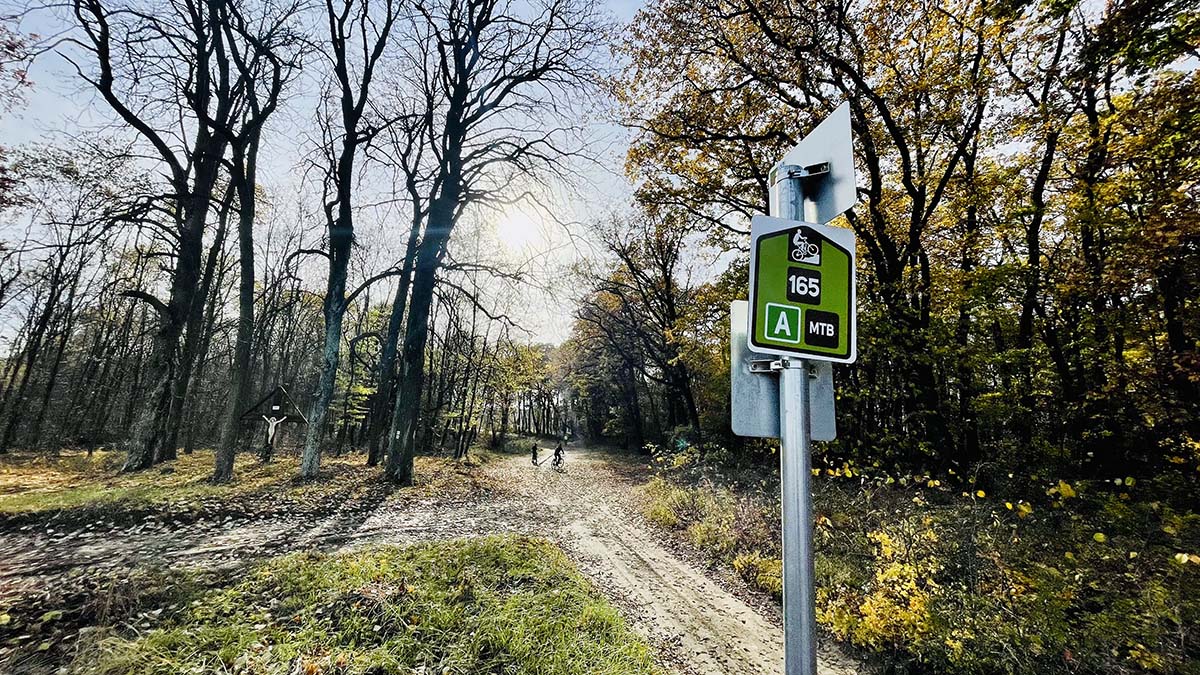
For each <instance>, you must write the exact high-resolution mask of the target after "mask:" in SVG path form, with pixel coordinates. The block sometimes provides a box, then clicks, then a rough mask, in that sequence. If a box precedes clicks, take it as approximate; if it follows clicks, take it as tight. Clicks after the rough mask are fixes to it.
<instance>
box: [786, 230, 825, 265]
mask: <svg viewBox="0 0 1200 675" xmlns="http://www.w3.org/2000/svg"><path fill="white" fill-rule="evenodd" d="M792 246H794V247H795V250H794V251H793V252H792V258H793V259H795V261H796V262H802V261H803V260H805V259H807V258H812V257H814V256H816V255H817V254H818V253H820V252H821V247H820V246H818V245H816V244H814V243H812V242H810V241H809V240H808V237H805V236H804V234H803V233H801V232H797V233H796V236H794V237H792Z"/></svg>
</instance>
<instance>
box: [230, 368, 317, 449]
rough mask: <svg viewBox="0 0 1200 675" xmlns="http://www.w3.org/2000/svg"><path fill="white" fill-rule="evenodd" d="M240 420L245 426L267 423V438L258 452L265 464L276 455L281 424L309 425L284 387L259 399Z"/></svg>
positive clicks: (273, 390)
mask: <svg viewBox="0 0 1200 675" xmlns="http://www.w3.org/2000/svg"><path fill="white" fill-rule="evenodd" d="M240 419H241V421H242V423H243V424H249V423H253V422H257V421H258V420H263V421H264V422H266V423H267V426H266V429H265V431H266V436H265V438H264V439H263V445H262V447H261V448H260V449H259V451H258V458H259V459H260V460H262V461H263V462H269V461H271V457H273V456H274V455H275V440H276V438H278V434H277V431H278V430H279V425H280V424H283V423H285V422H289V423H294V424H308V418H307V417H305V416H304V413H302V412H300V406H298V405H296V402H295V401H293V400H292V397H291V396H288V393H287V390H286V389H284V388H283V387H282V386H276V387H275V388H274V389H272V390H271V392H270V393H268V394H267V395H266V396H264V397H262V398H261V399H259V401H258V403H255V404H254V405H252V406H250V408H249V409H247V410H246V412H244V413H242V416H241V418H240Z"/></svg>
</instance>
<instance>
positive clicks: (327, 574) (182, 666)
mask: <svg viewBox="0 0 1200 675" xmlns="http://www.w3.org/2000/svg"><path fill="white" fill-rule="evenodd" d="M184 599H185V600H186V602H184V603H183V607H184V609H182V610H180V611H178V612H176V613H175V614H173V615H170V616H167V617H165V618H163V619H162V620H161V622H160V623H159V624H158V625H157V626H156V627H153V628H149V629H147V628H145V624H140V625H139V628H138V629H136V630H135V629H133V627H131V628H130V629H127V630H114V629H108V630H103V631H95V632H93V633H92V635H91V637H89V638H88V640H87V643H86V644H85V645H83V646H81V647H80V650H79V652H78V656H77V657H76V659H75V660H74V662H73V663H72V664H71V665H70V666H69V667H68V671H69V672H74V673H80V674H85V675H117V674H119V673H146V674H157V673H161V674H166V673H213V672H236V673H243V674H246V675H255V674H259V673H263V674H265V673H304V674H306V675H313V674H316V673H372V674H376V673H378V674H383V673H428V674H429V675H433V674H435V673H436V674H439V675H440V674H446V675H449V674H451V673H455V674H464V673H504V674H514V675H517V674H525V673H528V674H531V675H532V674H534V673H536V674H537V675H555V674H560V673H561V674H563V675H566V674H568V673H570V674H575V673H596V674H608V673H611V674H613V675H616V674H618V673H620V674H637V673H647V674H649V673H653V672H656V671H655V670H654V667H653V665H652V659H651V657H650V651H649V649H648V647H647V646H646V645H645V644H644V643H643V642H642V641H641V640H640V639H639V638H638V637H637V636H636V635H635V634H634V633H633V632H632V631H631V630H630V629H629V628H628V627H627V625H626V624H625V622H624V621H623V619H621V617H620V616H619V615H618V614H617V612H616V611H615V610H614V609H613V608H612V607H611V606H610V605H608V604H607V603H606V602H605V601H604V600H603V599H602V597H601V596H599V595H598V593H597V592H596V591H595V590H594V589H593V588H592V586H591V585H590V584H589V583H588V582H587V580H586V579H585V578H584V577H582V576H581V575H580V574H579V573H578V572H577V571H576V570H575V569H574V568H573V567H572V565H571V564H570V562H569V561H568V560H567V558H566V556H565V555H564V554H563V553H562V552H561V551H560V550H559V549H558V548H556V547H555V546H553V545H552V544H550V543H548V542H546V541H545V540H541V539H532V538H527V537H519V536H504V537H489V538H484V539H473V540H463V541H457V542H439V543H430V544H420V545H414V546H409V547H403V548H399V547H384V548H374V549H366V550H361V551H355V552H350V553H341V554H315V553H305V554H295V555H288V556H284V557H281V558H277V559H274V560H272V561H269V562H267V563H264V564H261V565H260V566H258V567H256V568H254V569H253V570H252V571H251V572H250V573H249V574H248V575H246V576H245V577H244V578H243V579H242V580H241V581H240V582H238V583H236V584H234V585H232V586H229V587H226V588H220V589H215V590H210V591H207V592H204V593H201V594H199V595H189V596H187V597H186V598H184Z"/></svg>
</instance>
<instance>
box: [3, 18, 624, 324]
mask: <svg viewBox="0 0 1200 675" xmlns="http://www.w3.org/2000/svg"><path fill="white" fill-rule="evenodd" d="M603 4H604V7H605V9H606V10H607V11H608V12H610V13H611V14H612V16H613V17H614V18H615V19H616V20H617V21H618V22H620V23H621V24H625V23H627V22H628V21H629V20H630V19H632V18H633V16H634V14H635V13H636V12H637V10H638V9H639V8H640V7H641V6H642V5H643V2H642V1H641V0H615V1H612V2H605V3H603ZM61 25H62V23H61V20H60V19H56V18H55V17H54V16H52V15H49V14H47V13H44V12H38V13H31V14H29V15H27V16H26V17H25V18H24V19H23V20H22V22H21V24H20V26H19V29H20V31H21V32H23V33H26V34H36V35H38V36H40V37H41V38H43V39H45V38H49V37H52V36H55V35H56V34H58V33H59V32H60V31H61ZM61 51H67V52H69V46H64V47H62V48H60V49H52V50H50V51H48V52H46V53H44V54H43V55H41V56H40V57H39V58H38V59H37V60H36V61H35V62H34V63H33V65H32V67H31V68H30V71H29V79H30V80H31V81H32V83H33V86H32V87H30V88H29V89H28V90H27V91H26V93H25V101H24V103H23V105H21V106H19V107H17V108H16V109H15V110H12V111H9V112H8V113H5V114H3V115H0V144H2V145H4V146H7V147H18V146H22V145H26V144H29V143H39V142H51V143H54V144H61V145H69V144H70V143H71V141H72V139H73V138H76V137H78V136H79V135H83V136H85V137H86V136H91V135H97V134H105V133H111V132H112V131H113V129H114V128H117V127H119V125H117V124H116V123H115V122H114V119H113V117H112V114H111V113H110V112H109V111H108V109H107V106H106V104H104V102H103V101H101V100H100V99H99V97H98V96H97V95H96V94H95V93H94V92H93V91H92V90H91V88H90V86H89V85H87V84H86V83H83V82H81V81H80V79H79V78H78V77H77V75H76V74H75V72H74V67H73V66H72V65H71V64H70V62H68V61H67V60H66V59H65V58H63V56H62V55H61V54H60V52H61ZM308 115H311V110H310V109H306V106H304V105H298V106H293V107H292V109H290V110H285V111H281V113H280V114H279V115H277V116H276V118H275V119H274V120H273V122H272V124H271V126H272V127H273V128H268V130H267V136H266V144H265V147H264V149H263V152H262V156H263V160H262V161H261V169H260V182H261V183H263V184H264V185H265V186H268V187H270V188H273V189H274V190H275V191H276V192H277V193H279V194H287V193H288V192H289V191H291V192H294V193H297V194H298V193H299V192H300V188H299V185H298V180H299V174H300V172H299V171H298V167H299V166H300V165H301V164H302V162H301V152H302V150H303V148H302V146H301V144H299V143H297V141H296V139H297V138H298V137H301V136H302V133H295V130H297V129H299V130H303V129H304V128H306V127H309V128H311V120H309V119H306V116H308ZM588 134H589V140H590V141H591V142H592V146H593V148H594V150H595V152H597V153H598V158H599V162H598V163H597V164H598V165H597V166H592V167H587V168H586V169H585V170H584V171H583V174H584V179H583V180H582V181H580V182H579V184H576V185H574V186H573V188H572V189H567V188H565V187H564V188H560V189H555V190H552V191H551V194H547V195H545V198H544V199H543V200H542V201H543V202H544V207H538V206H535V205H516V206H513V207H509V208H507V209H505V210H504V211H503V212H502V213H496V214H492V215H491V216H490V220H491V222H489V223H485V224H483V225H481V226H477V227H475V228H472V229H471V230H470V231H469V232H468V233H465V234H464V236H468V235H473V236H477V237H482V238H484V239H488V240H490V241H488V242H486V243H479V242H460V244H461V245H463V246H466V247H468V248H477V247H480V246H483V247H486V248H489V249H491V252H492V253H493V254H495V255H499V256H502V257H505V258H507V259H509V260H511V261H513V262H514V263H519V264H521V265H522V267H523V269H525V270H526V271H527V275H528V277H529V279H530V283H529V284H527V285H526V287H525V288H521V289H517V293H518V295H519V296H520V297H518V298H516V301H517V302H516V304H517V305H518V308H519V309H520V310H521V311H520V312H519V316H520V319H519V321H520V323H521V324H522V326H523V327H524V328H525V329H526V331H527V332H526V337H527V338H528V339H530V340H532V341H535V342H550V343H559V342H561V341H562V340H563V339H565V338H566V337H567V335H568V333H569V331H570V326H571V314H572V312H573V309H574V304H573V300H574V298H573V297H572V296H573V295H574V294H576V293H577V289H575V288H574V287H573V285H572V284H571V283H570V278H569V277H570V274H569V270H570V267H571V266H572V265H573V263H574V262H575V261H576V260H579V259H583V258H589V257H594V256H595V255H597V253H596V250H595V247H594V245H593V244H592V243H591V242H590V241H589V240H588V238H587V236H586V230H587V227H586V224H587V223H588V221H589V220H590V219H594V218H596V217H602V215H603V214H607V213H609V212H612V211H620V210H622V209H624V208H625V207H627V205H628V204H629V201H630V196H631V191H632V190H631V186H630V185H629V184H628V182H627V181H626V180H625V178H624V174H623V171H622V161H623V156H624V152H625V149H626V148H627V147H628V136H629V135H628V132H627V131H626V130H625V129H623V128H621V127H620V126H618V125H617V124H615V123H614V122H613V121H611V120H609V121H606V120H603V119H600V120H597V121H596V122H595V123H594V124H592V125H591V126H590V127H589V129H588ZM297 212H300V209H299V206H298V205H297ZM385 264H386V263H385Z"/></svg>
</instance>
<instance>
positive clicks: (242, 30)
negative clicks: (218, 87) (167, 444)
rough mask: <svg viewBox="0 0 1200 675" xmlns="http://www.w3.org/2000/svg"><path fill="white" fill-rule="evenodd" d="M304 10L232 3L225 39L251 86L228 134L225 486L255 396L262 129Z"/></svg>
mask: <svg viewBox="0 0 1200 675" xmlns="http://www.w3.org/2000/svg"><path fill="white" fill-rule="evenodd" d="M299 7H300V6H299V4H298V3H295V2H293V3H291V4H289V5H285V6H283V7H282V8H280V9H277V10H273V11H272V10H268V13H264V14H261V15H249V16H248V15H247V13H246V12H244V11H243V8H242V7H240V6H238V5H236V4H231V5H229V7H228V10H227V11H228V19H227V20H226V21H225V23H224V30H225V36H226V40H227V41H228V42H229V44H230V45H231V46H233V47H232V48H231V49H230V50H229V54H230V57H231V61H232V62H233V64H234V66H235V67H236V69H237V72H239V73H241V77H242V78H243V79H244V80H245V81H246V82H247V87H246V94H245V99H246V105H245V106H244V109H243V112H242V115H243V117H242V120H241V123H240V128H238V129H233V128H230V129H228V130H226V133H227V134H228V136H229V145H230V148H231V150H232V152H231V157H230V170H229V174H230V182H231V184H232V186H233V189H234V190H235V191H236V195H237V202H238V260H239V268H240V281H239V283H238V321H237V337H236V338H235V341H234V353H233V367H232V370H231V372H230V380H231V382H230V390H231V391H230V393H231V395H230V397H229V407H228V409H227V411H226V414H225V421H224V426H223V427H222V431H221V441H220V445H219V446H218V447H217V453H216V458H215V467H214V469H213V480H214V481H215V482H225V481H228V480H230V479H231V478H232V477H233V460H234V455H235V453H236V451H237V447H236V446H237V437H238V429H239V427H240V422H239V417H240V415H241V413H242V410H243V408H245V406H246V403H247V400H248V398H249V394H250V384H251V367H250V366H251V364H250V356H251V348H252V342H253V336H254V300H255V297H254V282H255V276H254V219H255V214H256V212H257V209H256V204H257V196H256V184H257V173H258V150H259V144H260V142H261V140H262V131H263V126H264V125H265V124H266V122H267V120H268V119H269V118H270V117H271V115H272V114H273V113H274V112H275V111H276V110H277V109H278V107H279V103H280V97H281V95H282V93H283V89H284V86H285V85H286V84H287V82H288V81H289V80H290V79H291V78H292V77H293V76H294V75H295V74H296V73H297V72H299V69H300V59H301V56H302V54H303V40H302V39H301V36H300V35H299V34H298V33H297V32H296V31H294V30H293V28H292V25H291V24H292V22H293V19H294V18H295V16H296V14H297V12H298V11H299Z"/></svg>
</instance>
